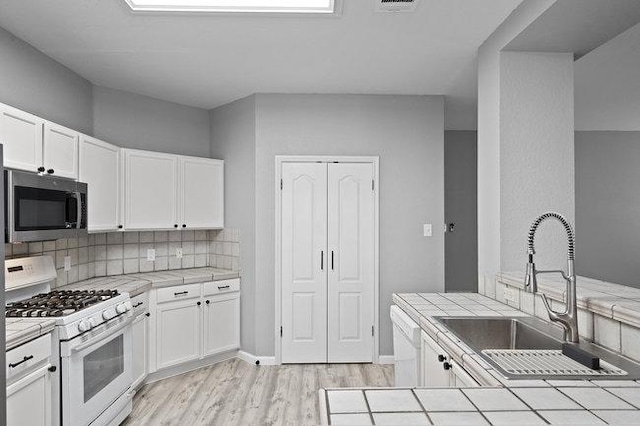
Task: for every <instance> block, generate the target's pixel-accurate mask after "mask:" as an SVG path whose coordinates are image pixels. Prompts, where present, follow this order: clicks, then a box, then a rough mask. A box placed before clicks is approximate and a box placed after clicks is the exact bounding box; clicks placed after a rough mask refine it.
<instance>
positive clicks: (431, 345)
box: [420, 331, 452, 387]
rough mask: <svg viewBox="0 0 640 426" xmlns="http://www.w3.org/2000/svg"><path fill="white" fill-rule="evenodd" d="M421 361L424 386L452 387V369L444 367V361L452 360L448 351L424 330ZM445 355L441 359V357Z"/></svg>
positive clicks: (421, 384) (422, 384)
mask: <svg viewBox="0 0 640 426" xmlns="http://www.w3.org/2000/svg"><path fill="white" fill-rule="evenodd" d="M421 340H422V344H421V351H420V352H421V361H422V383H420V386H424V387H450V386H451V382H452V378H451V370H450V369H449V370H445V369H444V364H443V363H444V362H451V361H450V360H449V356H448V355H447V353H446V352H445V351H444V350H443V349H442V348H441V347H440V346H439V345H438V344H437V343H436V342H435V340H433V339H432V338H431V337H430V336H429V335H427V334H426V333H425V332H424V331H423V332H422V338H421ZM441 356H442V357H444V358H445V359H444V360H443V361H440V357H441Z"/></svg>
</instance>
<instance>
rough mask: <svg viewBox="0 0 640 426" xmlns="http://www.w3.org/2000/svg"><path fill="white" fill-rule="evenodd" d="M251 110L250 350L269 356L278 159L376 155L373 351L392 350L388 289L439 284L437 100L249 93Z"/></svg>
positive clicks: (440, 111)
mask: <svg viewBox="0 0 640 426" xmlns="http://www.w3.org/2000/svg"><path fill="white" fill-rule="evenodd" d="M256 108H257V109H256V277H257V278H256V279H257V282H256V301H260V303H256V307H255V312H256V318H257V321H256V334H255V335H256V352H257V354H259V355H273V354H274V352H275V348H274V345H275V342H274V328H275V322H274V321H275V312H274V309H275V308H274V296H273V295H274V263H275V256H274V246H275V233H274V223H275V216H274V215H275V199H274V180H275V160H274V159H275V156H276V155H378V156H380V307H379V308H380V354H382V355H390V354H392V353H393V348H392V341H391V321H390V320H389V307H390V305H391V294H392V293H395V292H413V291H420V292H433V291H442V290H443V289H444V234H443V233H442V232H438V229H441V228H440V226H441V224H442V223H443V221H444V140H443V139H444V105H443V98H442V97H440V96H378V95H256ZM424 223H432V224H433V225H434V236H433V237H431V238H425V237H423V236H422V224H424Z"/></svg>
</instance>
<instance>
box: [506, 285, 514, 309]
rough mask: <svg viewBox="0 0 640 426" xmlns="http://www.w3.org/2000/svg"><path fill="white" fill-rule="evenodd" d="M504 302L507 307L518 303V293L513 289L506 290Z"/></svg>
mask: <svg viewBox="0 0 640 426" xmlns="http://www.w3.org/2000/svg"><path fill="white" fill-rule="evenodd" d="M504 300H505V302H507V305H513V304H515V303H516V291H515V290H514V289H512V288H511V287H505V288H504Z"/></svg>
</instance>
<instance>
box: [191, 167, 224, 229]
mask: <svg viewBox="0 0 640 426" xmlns="http://www.w3.org/2000/svg"><path fill="white" fill-rule="evenodd" d="M180 195H181V203H180V204H181V221H180V222H181V223H180V226H181V228H187V229H193V228H204V229H211V228H223V227H224V162H223V161H221V160H210V159H207V158H195V157H181V158H180Z"/></svg>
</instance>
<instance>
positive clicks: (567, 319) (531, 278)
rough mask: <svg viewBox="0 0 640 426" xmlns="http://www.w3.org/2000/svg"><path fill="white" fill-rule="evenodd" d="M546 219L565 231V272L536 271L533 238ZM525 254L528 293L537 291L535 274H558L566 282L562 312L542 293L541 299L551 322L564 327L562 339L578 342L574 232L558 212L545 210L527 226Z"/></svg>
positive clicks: (525, 280) (526, 288)
mask: <svg viewBox="0 0 640 426" xmlns="http://www.w3.org/2000/svg"><path fill="white" fill-rule="evenodd" d="M547 219H557V220H558V221H559V222H560V223H562V226H564V229H565V231H567V239H568V243H569V249H568V255H567V273H566V274H565V273H564V271H562V270H550V271H538V270H536V264H535V263H534V262H533V255H534V254H535V253H536V251H535V249H534V245H533V239H534V237H535V234H536V230H537V229H538V226H540V224H541V223H542V222H544V221H545V220H547ZM527 254H528V256H529V262H528V263H527V273H526V275H525V278H524V288H525V291H527V292H529V293H536V292H537V291H538V280H537V279H536V276H537V275H538V274H552V273H555V274H558V273H559V274H560V275H562V278H564V279H565V281H566V282H567V291H566V295H567V299H566V302H567V303H566V308H565V310H564V312H556V311H554V310H552V309H551V306H550V305H549V300H548V299H547V296H546V295H545V294H542V300H543V302H544V306H545V308H547V312H548V313H549V319H550V320H551V321H553V322H557V323H559V324H560V325H561V326H562V327H563V328H564V332H565V333H564V339H565V340H566V341H568V342H572V343H578V341H579V335H578V306H577V305H578V304H577V300H576V274H575V269H574V260H575V233H574V232H573V228H572V227H571V225H570V224H569V222H568V221H567V220H566V219H565V218H564V217H563V216H562V215H561V214H559V213H555V212H547V213H544V214H542V215H540V216H538V218H537V219H536V220H534V221H533V223H532V224H531V228H529V239H528V248H527Z"/></svg>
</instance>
